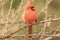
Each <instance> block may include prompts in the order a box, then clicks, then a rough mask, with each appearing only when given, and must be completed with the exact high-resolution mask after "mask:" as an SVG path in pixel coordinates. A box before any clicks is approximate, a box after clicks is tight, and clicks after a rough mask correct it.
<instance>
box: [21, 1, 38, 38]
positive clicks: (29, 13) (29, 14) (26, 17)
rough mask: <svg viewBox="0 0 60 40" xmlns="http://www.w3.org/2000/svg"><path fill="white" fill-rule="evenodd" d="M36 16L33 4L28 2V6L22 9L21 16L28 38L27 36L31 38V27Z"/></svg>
mask: <svg viewBox="0 0 60 40" xmlns="http://www.w3.org/2000/svg"><path fill="white" fill-rule="evenodd" d="M37 18H38V15H37V11H36V10H35V8H34V5H33V3H32V2H31V1H30V2H28V4H27V5H26V7H25V9H24V13H23V14H22V19H23V21H24V22H25V23H26V24H27V25H28V34H29V35H30V36H28V37H29V38H31V37H32V36H31V35H32V25H30V24H33V23H34V22H36V21H37Z"/></svg>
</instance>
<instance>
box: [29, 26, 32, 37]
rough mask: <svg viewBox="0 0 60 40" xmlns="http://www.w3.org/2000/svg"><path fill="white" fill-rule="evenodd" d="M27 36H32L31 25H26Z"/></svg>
mask: <svg viewBox="0 0 60 40" xmlns="http://www.w3.org/2000/svg"><path fill="white" fill-rule="evenodd" d="M28 37H29V38H32V25H28Z"/></svg>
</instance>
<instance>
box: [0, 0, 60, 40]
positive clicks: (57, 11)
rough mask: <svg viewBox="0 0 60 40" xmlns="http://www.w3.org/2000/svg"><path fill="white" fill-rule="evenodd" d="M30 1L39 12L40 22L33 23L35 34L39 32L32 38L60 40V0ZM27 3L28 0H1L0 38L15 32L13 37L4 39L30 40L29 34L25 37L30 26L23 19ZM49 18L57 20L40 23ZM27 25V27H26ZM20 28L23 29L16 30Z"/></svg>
mask: <svg viewBox="0 0 60 40" xmlns="http://www.w3.org/2000/svg"><path fill="white" fill-rule="evenodd" d="M30 1H32V2H33V4H34V7H35V9H36V11H37V13H38V19H37V20H38V21H37V22H38V23H36V24H35V25H33V34H37V37H35V36H33V38H32V40H60V34H59V33H60V19H58V18H60V0H52V1H51V2H50V0H30ZM48 2H50V4H48ZM27 3H28V0H0V38H2V39H3V37H5V36H8V35H9V34H11V33H13V35H10V36H12V37H11V38H5V39H3V40H29V38H27V36H26V37H24V35H27V33H28V28H27V25H26V24H25V23H24V22H23V20H22V14H23V13H24V8H25V6H26V5H27ZM47 4H48V5H47ZM45 6H46V7H45ZM43 8H45V10H43ZM49 19H50V20H51V19H56V20H53V21H52V20H51V21H47V22H43V23H39V22H41V21H45V20H49ZM20 21H21V22H20ZM25 26H26V28H24V27H25ZM19 29H22V30H20V31H18V32H16V31H17V30H19ZM14 32H16V33H14ZM57 34H59V35H57ZM21 35H22V36H21ZM51 35H53V36H51ZM55 35H57V36H55ZM49 38H50V39H49Z"/></svg>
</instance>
